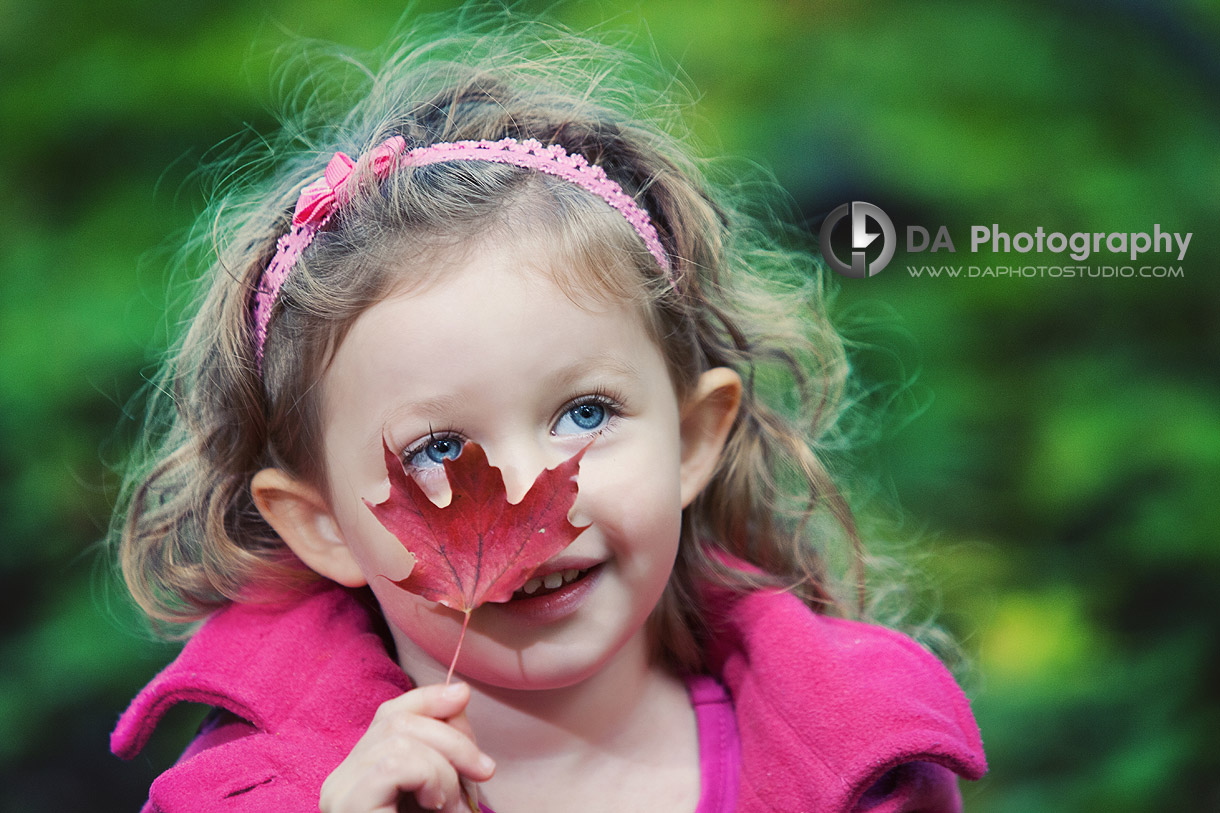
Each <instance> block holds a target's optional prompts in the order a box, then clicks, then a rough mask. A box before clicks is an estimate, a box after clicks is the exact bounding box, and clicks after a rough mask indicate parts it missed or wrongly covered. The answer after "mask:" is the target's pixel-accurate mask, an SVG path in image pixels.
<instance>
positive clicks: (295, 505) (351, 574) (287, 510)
mask: <svg viewBox="0 0 1220 813" xmlns="http://www.w3.org/2000/svg"><path fill="white" fill-rule="evenodd" d="M250 493H251V495H252V496H253V497H254V504H255V505H256V506H258V510H259V513H261V514H262V515H263V519H265V520H267V524H268V525H270V526H271V527H272V528H274V529H275V532H276V533H277V534H279V536H280V538H281V539H283V540H284V544H286V545H287V546H288V547H289V548H290V549H291V550H292V552H293V553H295V554H296V555H297V558H298V559H300V560H301V561H302V562H304V563H305V564H306V565H307V566H308V567H309V569H310V570H312V571H314V572H315V573H317V574H319V575H322V576H325V577H326V578H328V579H331V580H332V581H336V582H338V583H339V584H342V585H345V586H347V587H360V586H362V585H364V584H366V583H367V582H366V581H365V578H364V574H363V573H361V572H360V566H359V565H358V564H357V562H356V560H355V559H354V558H353V557H352V552H351V549H350V548H348V546H347V543H346V542H344V540H343V536H342V534H340V533H339V524H338V523H337V522H335V518H334V515H333V514H331V513H330V508H329V506H327V504H326V500H325V499H324V498H323V496H322V494H321V493H320V492H319V491H318V490H317V489H316V488H314V487H313V486H311V485H309V484H307V483H304V482H302V481H300V480H298V479H296V478H295V477H293V476H291V475H290V474H288V473H287V472H285V471H284V470H282V469H263V470H262V471H260V472H258V473H257V474H255V475H254V478H253V479H252V480H251V481H250Z"/></svg>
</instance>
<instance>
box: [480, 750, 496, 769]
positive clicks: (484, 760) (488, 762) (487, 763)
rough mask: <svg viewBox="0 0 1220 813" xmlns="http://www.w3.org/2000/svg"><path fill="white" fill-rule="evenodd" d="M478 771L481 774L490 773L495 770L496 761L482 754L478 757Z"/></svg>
mask: <svg viewBox="0 0 1220 813" xmlns="http://www.w3.org/2000/svg"><path fill="white" fill-rule="evenodd" d="M479 769H480V770H482V771H483V773H491V772H492V771H494V770H495V769H496V761H495V760H494V759H492V758H491V757H489V756H487V754H483V755H482V756H480V757H479Z"/></svg>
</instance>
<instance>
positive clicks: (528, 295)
mask: <svg viewBox="0 0 1220 813" xmlns="http://www.w3.org/2000/svg"><path fill="white" fill-rule="evenodd" d="M538 253H539V252H538V251H537V250H536V249H535V250H531V251H522V250H519V249H516V248H509V247H495V248H485V249H479V250H477V251H475V252H473V253H472V254H471V255H470V259H469V260H468V261H467V262H465V263H463V264H460V265H458V266H456V267H454V268H451V269H445V270H444V271H443V273H442V274H441V275H440V278H439V279H438V280H436V281H434V282H432V283H430V284H428V285H427V286H425V287H423V289H422V290H417V291H412V292H409V293H405V294H401V295H397V296H392V297H391V298H388V299H386V300H384V301H382V302H380V303H378V304H377V305H375V306H374V307H372V308H370V309H369V310H368V311H366V312H365V313H364V314H363V315H362V316H361V317H360V318H359V319H358V320H357V321H356V322H355V324H354V325H353V327H352V329H351V331H350V332H349V333H348V335H347V336H346V338H345V339H344V340H343V343H342V345H341V346H340V347H339V349H338V351H337V353H336V355H335V358H334V360H333V363H332V364H331V366H330V367H329V368H328V369H327V371H326V373H325V375H324V376H323V379H322V382H321V385H322V388H323V391H322V414H323V426H322V429H323V443H324V451H325V456H326V466H327V472H328V487H329V492H330V514H331V516H332V517H333V521H334V526H335V527H334V528H332V529H330V530H329V531H328V533H335V534H337V539H336V540H335V541H336V542H337V543H339V544H341V545H342V546H343V547H345V548H346V550H347V552H348V553H349V554H350V557H351V559H352V560H353V564H354V566H355V567H356V568H358V571H359V575H358V576H356V575H351V576H348V577H346V578H339V580H340V581H343V582H344V583H347V584H349V585H351V586H355V585H357V584H360V583H362V582H367V583H368V584H369V585H370V586H371V587H372V589H373V592H374V593H375V594H376V596H377V599H378V601H379V602H380V604H381V608H382V611H383V612H384V614H385V617H386V619H387V621H388V622H389V624H390V628H391V631H392V634H393V636H394V638H395V641H396V643H397V645H398V651H399V660H400V662H401V663H402V664H403V666H404V668H406V669H407V671H408V673H413V677H415V679H416V680H419V679H420V678H421V676H423V675H425V674H428V673H430V672H433V671H435V670H441V671H443V670H444V668H446V667H447V665H448V663H449V660H450V658H451V657H452V655H453V652H454V647H455V646H456V643H457V639H458V633H459V630H460V628H461V622H462V615H461V614H460V613H458V612H456V611H453V610H449V609H447V608H445V607H442V606H440V605H438V604H434V603H433V602H430V601H426V600H424V599H422V598H420V597H419V596H416V595H413V594H410V593H407V592H405V591H403V590H402V589H400V588H398V587H397V586H395V585H393V584H391V583H390V581H388V580H387V579H385V578H379V577H381V576H388V577H390V578H393V579H401V578H403V577H405V576H406V574H407V572H408V571H409V567H410V564H409V563H410V559H409V557H408V556H407V555H406V553H405V551H404V548H403V545H402V544H401V543H400V542H399V541H398V540H397V539H396V538H395V537H394V536H393V535H391V534H390V533H389V532H388V531H386V530H385V529H384V528H383V527H382V526H381V524H380V523H379V522H378V520H377V519H376V518H375V517H374V516H373V514H372V512H371V511H369V509H368V508H367V507H366V506H365V505H364V503H363V500H364V499H368V500H369V501H371V502H374V503H376V502H380V501H382V500H384V499H385V497H386V496H387V494H388V491H389V486H388V481H387V478H386V471H385V463H384V459H383V455H382V438H383V437H384V438H385V440H386V442H387V443H388V444H389V445H390V448H392V449H393V450H395V451H398V452H400V454H401V456H402V459H403V461H404V462H405V464H406V467H407V470H408V472H409V473H411V474H412V475H413V476H414V477H415V478H416V479H417V481H418V482H419V483H420V484H421V485H422V486H423V487H424V489H425V490H426V491H427V492H428V493H429V494H430V496H432V498H433V499H434V501H436V502H438V503H442V504H443V503H444V502H445V501H447V500H448V496H449V495H448V487H447V484H446V481H445V475H444V472H443V469H442V468H441V467H440V463H439V461H440V460H441V459H443V458H444V457H445V456H454V455H456V454H457V453H459V451H460V449H461V447H462V444H463V443H465V442H466V441H477V442H478V443H479V444H480V445H482V446H483V448H484V449H485V450H486V452H487V456H488V459H489V461H490V462H491V464H492V465H494V466H497V467H499V468H500V469H501V470H502V472H503V474H504V479H505V485H506V488H507V491H508V499H509V500H510V501H511V502H517V501H519V500H520V499H521V497H522V495H523V494H524V493H525V491H526V490H527V489H528V488H529V486H530V485H531V484H532V483H533V481H534V478H535V477H536V476H537V475H538V473H539V472H540V471H541V470H542V469H543V468H550V467H553V466H555V465H556V464H558V463H560V462H562V461H563V460H565V459H567V458H568V457H570V456H571V455H572V454H574V453H575V452H576V451H577V450H579V449H580V448H581V447H583V446H585V445H586V444H587V443H589V441H590V440H593V439H596V440H595V442H594V443H593V445H592V447H591V448H590V449H589V450H588V452H587V453H586V455H585V456H584V459H583V460H582V462H581V467H580V476H579V481H578V482H579V495H578V497H577V500H576V504H575V506H574V507H573V509H572V512H571V514H570V519H571V520H572V522H573V523H574V524H576V525H585V524H588V525H589V527H588V529H586V530H585V531H584V532H583V533H582V534H581V535H580V536H578V537H577V538H576V540H575V541H574V542H573V543H572V544H571V545H570V546H569V547H568V548H567V549H566V550H564V551H562V552H561V553H560V554H558V555H557V556H556V557H554V558H552V559H551V560H550V561H549V562H548V564H547V565H544V566H543V567H542V568H541V569H540V570H541V572H543V573H546V572H552V571H555V570H569V571H570V570H580V571H589V572H588V573H587V575H584V576H582V577H580V578H579V579H578V581H577V582H575V583H573V585H572V586H571V587H568V588H564V589H563V590H560V591H559V592H558V593H556V594H555V596H554V597H553V598H552V599H549V600H548V599H539V598H532V599H526V600H520V601H511V602H508V603H505V604H484V605H483V606H481V607H480V608H479V609H477V610H476V611H475V612H474V614H473V616H472V618H471V622H470V629H469V631H468V633H467V635H466V640H465V643H464V644H463V648H462V653H461V658H460V660H459V662H458V671H459V672H461V673H462V674H464V675H466V676H467V677H468V678H470V679H473V680H477V681H480V682H484V683H489V684H493V685H498V686H503V687H509V688H553V687H557V686H564V685H570V684H572V683H575V682H577V681H579V680H582V679H584V678H585V677H588V676H590V675H592V674H593V673H594V672H595V671H597V670H598V669H600V668H602V667H603V666H604V665H605V664H606V663H607V662H608V661H609V659H611V658H613V657H614V656H615V655H616V654H617V653H619V652H620V651H622V650H623V648H624V646H625V645H627V644H628V643H629V642H634V643H635V644H637V645H641V646H642V645H643V636H644V632H643V630H644V622H645V619H646V618H647V616H648V614H649V613H650V612H651V610H652V609H653V607H654V606H655V605H656V603H657V600H658V599H659V597H660V595H661V592H662V590H663V589H664V588H665V585H666V582H667V580H668V579H669V576H670V572H671V569H672V567H673V563H674V559H675V556H676V554H677V550H678V538H679V530H680V527H681V512H682V509H683V507H684V506H685V505H686V504H688V503H689V502H690V501H691V500H692V499H693V498H694V497H695V495H696V493H697V492H698V490H699V489H700V488H701V487H702V485H703V482H704V480H705V479H706V478H705V477H704V476H703V475H702V474H700V471H698V469H699V466H697V465H695V464H693V463H692V462H691V460H690V458H691V456H692V455H691V451H690V450H691V449H692V448H693V447H695V446H698V445H699V444H698V442H696V443H694V444H692V443H690V442H687V443H684V442H683V431H684V427H687V425H688V423H689V421H687V419H686V413H685V411H684V410H683V408H682V405H680V404H679V402H678V399H677V397H676V394H675V391H674V387H673V385H672V383H671V381H670V378H669V375H668V373H667V370H666V366H665V362H664V359H663V358H662V355H661V352H660V351H659V349H658V348H657V347H656V346H655V344H654V343H653V341H652V340H651V338H650V337H649V334H648V332H647V330H646V329H645V326H644V323H643V321H642V318H641V315H640V314H639V313H638V312H637V310H636V309H635V308H634V307H633V306H630V305H618V304H590V303H582V304H580V305H578V304H576V303H574V302H573V301H572V300H571V299H569V298H568V297H567V296H565V294H564V293H563V292H562V291H561V290H560V288H559V287H558V286H557V285H556V284H555V282H554V281H553V280H552V278H551V276H550V275H549V274H548V272H547V271H546V270H545V269H543V268H540V267H539V266H538V264H537V255H538ZM721 372H725V371H721ZM730 420H731V416H730ZM687 428H688V434H692V433H691V432H690V431H689V427H687ZM695 434H700V433H695ZM701 434H706V433H701ZM718 450H719V446H717V452H718ZM708 474H710V472H708ZM351 572H352V574H354V573H355V571H354V570H352V571H351ZM569 575H570V574H569Z"/></svg>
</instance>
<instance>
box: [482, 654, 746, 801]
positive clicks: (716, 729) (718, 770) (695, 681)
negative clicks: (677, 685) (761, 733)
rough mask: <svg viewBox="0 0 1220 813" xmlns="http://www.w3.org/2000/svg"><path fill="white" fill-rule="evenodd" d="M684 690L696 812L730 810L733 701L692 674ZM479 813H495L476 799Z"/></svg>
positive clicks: (736, 771) (737, 756) (712, 682)
mask: <svg viewBox="0 0 1220 813" xmlns="http://www.w3.org/2000/svg"><path fill="white" fill-rule="evenodd" d="M686 691H687V692H688V693H689V694H690V702H691V706H692V707H694V709H695V723H696V724H697V725H698V727H699V805H698V806H697V807H696V808H695V813H733V811H734V810H735V807H734V805H735V804H736V801H737V781H738V778H739V777H740V775H741V744H740V742H739V741H738V738H737V718H736V717H734V716H733V701H732V700H731V699H730V698H729V693H728V692H727V691H726V690H725V688H724V686H722V685H721V684H720V681H718V680H716V678H714V677H710V676H708V675H691V676H689V677H687V679H686ZM479 810H480V811H482V813H495V811H494V810H492V809H491V808H490V807H488V806H487V805H485V804H483V803H482V802H479Z"/></svg>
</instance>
